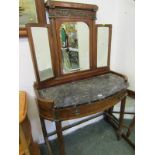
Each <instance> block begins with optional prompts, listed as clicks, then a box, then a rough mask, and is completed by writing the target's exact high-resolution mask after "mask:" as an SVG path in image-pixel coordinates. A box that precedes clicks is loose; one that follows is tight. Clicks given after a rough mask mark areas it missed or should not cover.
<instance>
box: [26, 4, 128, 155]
mask: <svg viewBox="0 0 155 155" xmlns="http://www.w3.org/2000/svg"><path fill="white" fill-rule="evenodd" d="M46 8H47V11H48V13H49V19H50V25H49V26H48V29H49V32H50V33H49V34H50V35H51V38H49V39H50V41H51V42H52V45H51V46H53V48H52V51H51V53H53V54H54V58H53V57H52V58H51V59H52V62H54V64H53V65H54V67H53V68H55V70H54V72H55V78H53V79H47V80H45V81H40V80H39V77H38V73H37V72H38V71H37V65H36V58H35V54H34V47H33V44H32V43H31V42H32V36H31V33H30V31H29V30H30V27H29V28H28V34H30V35H29V41H30V47H31V54H32V60H33V64H34V69H35V74H36V79H37V82H36V83H34V89H35V93H36V97H37V104H38V110H39V115H40V120H41V125H42V129H43V134H44V137H45V142H46V144H47V146H48V150H49V154H52V151H51V148H50V147H49V146H50V145H49V142H48V137H49V136H51V135H53V134H55V133H57V136H58V142H59V146H60V154H61V155H65V149H64V140H63V133H62V131H63V130H65V129H68V128H70V127H73V126H75V125H78V123H75V124H74V125H71V126H66V127H62V125H61V122H62V121H64V120H70V119H75V118H80V117H84V116H88V115H91V114H95V113H98V112H102V114H103V111H105V113H106V114H107V117H106V118H107V120H108V121H114V122H115V124H117V136H118V139H120V138H121V136H122V127H123V116H124V109H125V100H126V96H127V90H126V89H125V90H122V91H120V92H117V93H115V94H113V95H111V96H109V97H107V98H105V99H104V100H100V101H96V102H95V103H94V104H83V105H77V106H76V107H75V106H71V107H65V108H55V107H54V101H53V100H48V99H46V98H41V97H40V95H39V93H38V91H39V89H43V88H48V87H51V86H55V85H59V84H63V83H67V82H72V81H76V80H82V79H86V78H90V77H93V76H97V75H102V74H106V73H112V74H116V75H118V76H121V77H122V78H123V79H124V82H127V77H126V76H124V75H122V74H119V73H116V72H113V71H111V70H110V51H111V36H112V25H111V24H107V25H101V24H99V25H96V24H95V19H96V11H97V9H98V7H97V6H96V5H87V4H79V3H69V2H53V1H47V3H46ZM65 21H70V22H72V21H82V22H85V23H87V25H88V26H89V29H90V31H91V32H90V35H91V36H90V38H91V39H90V49H91V50H90V70H86V71H79V72H74V73H69V74H63V73H62V70H61V61H62V60H61V53H60V52H61V51H60V44H59V43H60V40H59V27H60V25H61V23H63V22H65ZM44 26H47V25H44ZM98 26H106V27H109V35H110V36H109V45H108V48H109V49H108V65H107V66H106V67H100V68H97V53H96V51H97V33H96V32H97V31H96V30H97V27H98ZM52 39H53V40H52ZM53 59H55V60H58V61H53ZM119 101H121V107H120V119H119V120H116V119H115V118H114V116H113V115H112V110H113V106H114V105H115V104H117V103H118V102H119ZM44 120H50V121H54V122H55V125H56V131H55V132H54V133H49V134H47V131H46V127H45V122H44ZM87 120H88V119H87ZM87 120H86V121H87ZM82 122H83V121H81V123H82Z"/></svg>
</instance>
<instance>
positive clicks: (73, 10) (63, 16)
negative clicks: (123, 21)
mask: <svg viewBox="0 0 155 155" xmlns="http://www.w3.org/2000/svg"><path fill="white" fill-rule="evenodd" d="M46 9H47V12H48V14H49V20H50V25H49V26H48V28H49V29H50V35H49V39H50V42H51V43H50V44H51V46H52V53H53V55H54V56H53V58H51V59H52V62H53V69H54V71H53V72H54V75H55V77H54V78H49V79H47V80H44V81H40V80H39V78H38V70H37V65H36V58H35V54H34V52H35V51H34V47H33V46H32V45H31V42H32V39H31V36H30V39H29V42H30V46H31V54H32V60H33V64H34V69H35V74H36V79H37V82H36V83H35V88H37V89H43V88H47V87H50V86H54V85H58V84H63V83H67V82H71V81H76V80H82V79H86V78H90V77H92V76H97V75H102V74H105V73H108V72H110V49H111V34H112V25H110V24H108V25H101V24H97V25H96V24H95V20H96V11H97V9H98V7H97V6H96V5H90V4H80V3H70V2H56V1H54V2H53V1H47V3H46ZM63 22H84V23H86V24H87V25H88V27H89V36H90V48H89V50H90V69H89V70H82V71H78V72H73V73H67V74H64V73H63V72H62V65H61V62H62V60H61V58H62V57H61V50H60V46H61V45H60V36H59V34H60V32H59V28H60V25H61V24H62V23H63ZM30 25H35V26H36V25H38V24H29V26H30ZM39 25H40V26H43V25H44V24H39ZM44 26H46V24H45V25H44ZM99 26H104V27H109V30H110V31H109V41H110V42H109V50H108V53H109V54H108V65H107V66H105V67H99V68H97V27H99Z"/></svg>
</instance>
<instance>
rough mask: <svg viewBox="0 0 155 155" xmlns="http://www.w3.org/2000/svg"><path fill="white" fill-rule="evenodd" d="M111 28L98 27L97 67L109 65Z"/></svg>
mask: <svg viewBox="0 0 155 155" xmlns="http://www.w3.org/2000/svg"><path fill="white" fill-rule="evenodd" d="M108 40H109V28H108V27H97V67H104V66H107V65H108V42H109V41H108Z"/></svg>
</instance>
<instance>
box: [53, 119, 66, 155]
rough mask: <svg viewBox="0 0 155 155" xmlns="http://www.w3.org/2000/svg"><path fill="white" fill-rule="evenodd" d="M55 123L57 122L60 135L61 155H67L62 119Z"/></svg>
mask: <svg viewBox="0 0 155 155" xmlns="http://www.w3.org/2000/svg"><path fill="white" fill-rule="evenodd" d="M55 124H56V132H57V136H58V142H59V147H60V155H65V146H64V138H63V134H62V125H61V121H56V122H55Z"/></svg>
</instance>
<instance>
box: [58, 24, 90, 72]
mask: <svg viewBox="0 0 155 155" xmlns="http://www.w3.org/2000/svg"><path fill="white" fill-rule="evenodd" d="M60 40H61V52H62V63H63V64H62V68H63V73H70V72H74V71H80V70H87V69H89V68H90V67H89V27H88V25H87V24H86V23H84V22H65V23H63V24H62V25H61V27H60Z"/></svg>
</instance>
